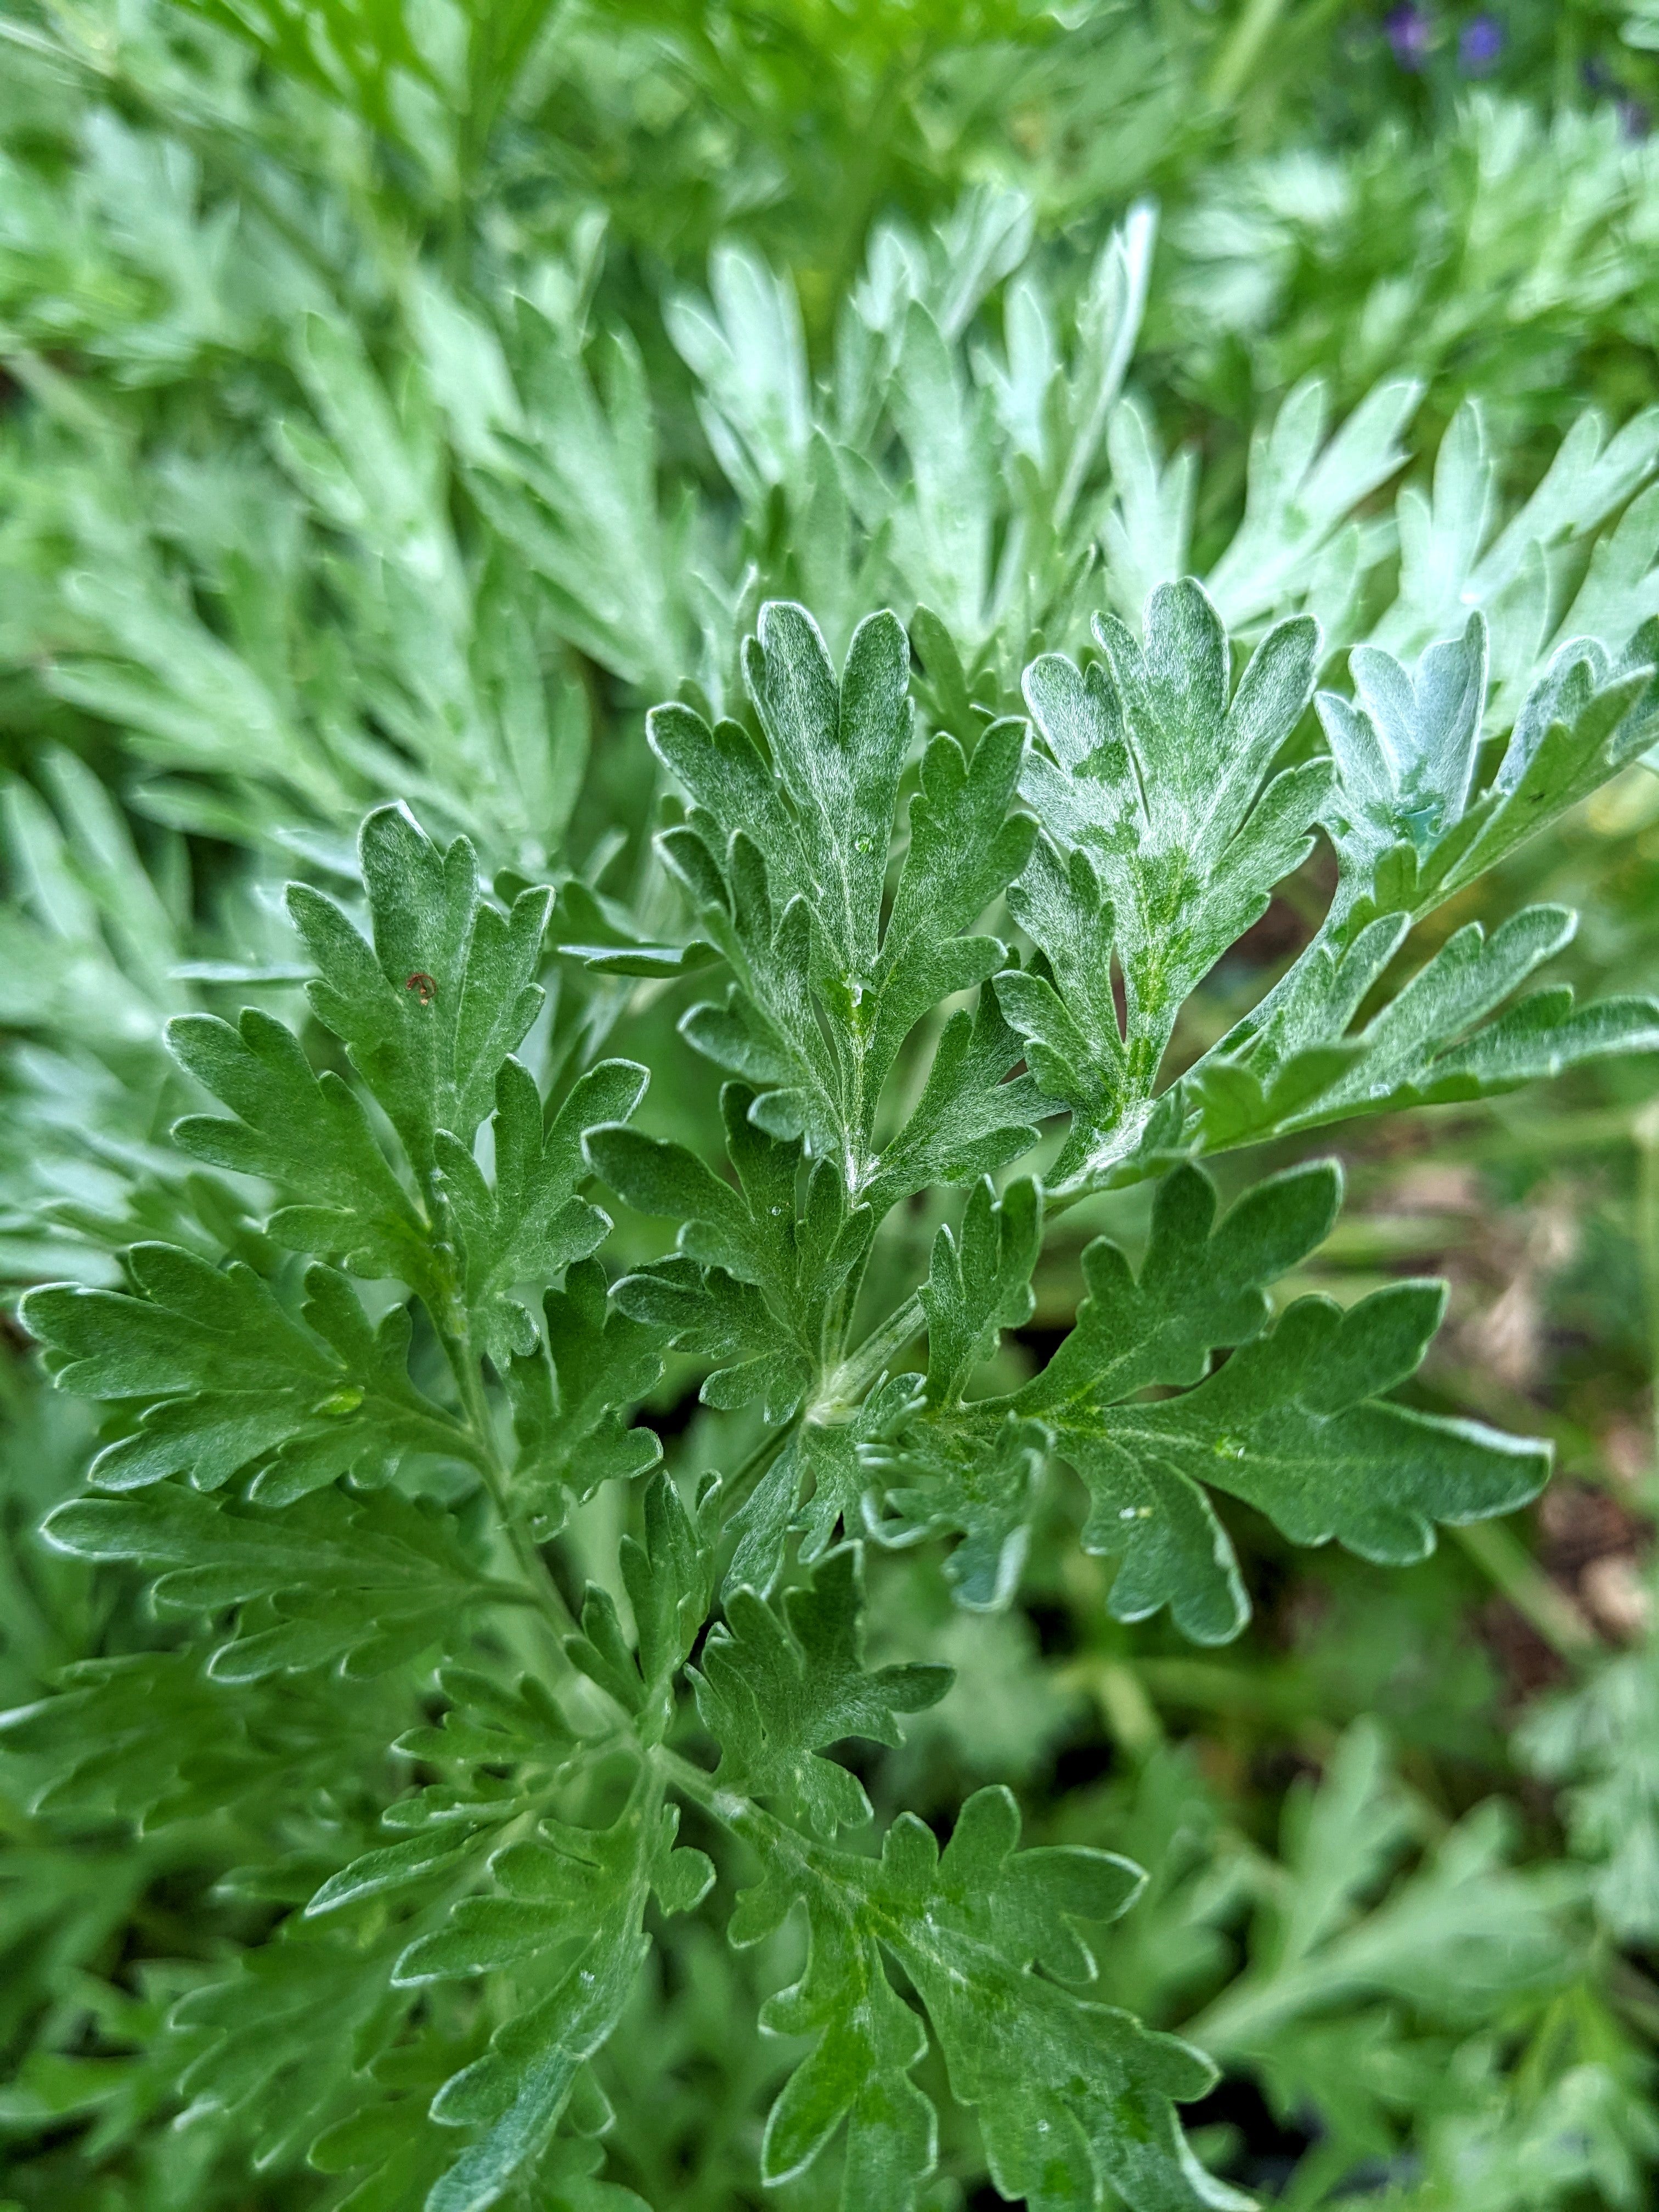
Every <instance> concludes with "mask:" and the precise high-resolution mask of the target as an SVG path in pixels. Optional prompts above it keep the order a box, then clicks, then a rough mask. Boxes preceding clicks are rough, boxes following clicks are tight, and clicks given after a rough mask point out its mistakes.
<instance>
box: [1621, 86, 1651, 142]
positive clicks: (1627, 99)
mask: <svg viewBox="0 0 1659 2212" xmlns="http://www.w3.org/2000/svg"><path fill="white" fill-rule="evenodd" d="M1616 112H1617V113H1618V117H1619V128H1620V131H1622V132H1623V134H1624V136H1625V137H1626V138H1645V137H1647V136H1648V135H1649V133H1650V131H1652V129H1653V117H1652V115H1651V114H1650V112H1649V110H1648V106H1647V102H1646V101H1645V100H1636V99H1633V98H1632V96H1631V94H1628V93H1626V94H1625V95H1624V97H1623V98H1622V99H1620V100H1619V101H1618V102H1617V104H1616Z"/></svg>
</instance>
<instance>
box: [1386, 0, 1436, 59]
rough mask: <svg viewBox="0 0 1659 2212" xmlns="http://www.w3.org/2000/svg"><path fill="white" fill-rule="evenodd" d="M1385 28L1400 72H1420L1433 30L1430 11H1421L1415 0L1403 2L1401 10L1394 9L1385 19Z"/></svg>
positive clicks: (1403, 0) (1422, 9)
mask: <svg viewBox="0 0 1659 2212" xmlns="http://www.w3.org/2000/svg"><path fill="white" fill-rule="evenodd" d="M1432 28H1433V26H1432V24H1431V21H1430V19H1429V13H1428V10H1427V9H1425V8H1419V7H1418V6H1417V5H1416V4H1415V0H1402V4H1401V6H1400V7H1398V8H1395V9H1390V10H1389V13H1388V15H1385V16H1384V17H1383V31H1384V33H1385V34H1386V35H1387V38H1388V41H1389V45H1390V46H1392V47H1393V48H1394V58H1395V61H1397V62H1398V63H1399V64H1400V66H1401V69H1403V70H1420V69H1421V68H1422V66H1423V64H1424V63H1425V61H1426V60H1427V59H1428V53H1429V40H1430V36H1431V32H1432Z"/></svg>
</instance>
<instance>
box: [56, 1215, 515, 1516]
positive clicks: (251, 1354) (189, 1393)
mask: <svg viewBox="0 0 1659 2212" xmlns="http://www.w3.org/2000/svg"><path fill="white" fill-rule="evenodd" d="M128 1267H129V1270H130V1272H131V1277H132V1280H133V1282H134V1285H136V1288H137V1292H138V1295H137V1296H134V1295H131V1294H130V1293H128V1292H125V1291H97V1290H82V1289H72V1288H70V1287H69V1286H67V1285H63V1286H58V1287H53V1288H49V1289H46V1290H42V1291H35V1292H33V1294H32V1295H31V1296H30V1297H29V1298H28V1299H27V1302H26V1305H25V1309H24V1310H25V1317H26V1321H27V1326H28V1327H29V1328H31V1329H33V1331H34V1333H35V1334H37V1335H38V1336H39V1337H40V1340H41V1341H42V1343H44V1344H45V1345H46V1347H47V1351H48V1355H49V1357H50V1358H51V1360H52V1366H53V1370H54V1373H55V1375H56V1376H57V1380H58V1386H59V1388H60V1389H66V1390H72V1391H74V1392H76V1394H77V1395H83V1396H87V1397H96V1398H104V1399H108V1400H113V1401H118V1402H123V1403H126V1402H131V1403H132V1407H133V1411H134V1412H135V1413H137V1420H136V1422H135V1423H134V1424H133V1425H132V1426H131V1433H129V1434H127V1435H125V1436H121V1437H118V1438H117V1440H116V1441H115V1442H114V1443H112V1444H110V1445H109V1446H108V1447H107V1448H106V1449H105V1450H104V1451H103V1452H102V1453H101V1454H100V1455H99V1457H98V1459H97V1461H96V1462H94V1480H96V1482H97V1483H98V1484H99V1486H100V1487H102V1488H105V1489H109V1490H131V1489H135V1488H138V1487H142V1486H143V1485H144V1484H146V1483H151V1482H159V1481H160V1480H161V1479H162V1478H163V1477H164V1476H167V1475H171V1474H186V1475H188V1476H189V1477H190V1479H191V1481H192V1482H193V1483H194V1484H195V1485H196V1486H197V1489H200V1490H216V1489H218V1488H219V1487H221V1486H222V1485H223V1484H224V1483H225V1482H227V1481H228V1480H229V1479H230V1477H231V1476H232V1475H234V1474H240V1472H241V1471H242V1470H243V1469H245V1468H250V1467H252V1468H257V1469H258V1472H257V1474H256V1475H255V1478H254V1481H253V1485H252V1494H253V1495H254V1496H255V1497H257V1498H264V1499H268V1500H270V1501H271V1502H273V1503H276V1504H282V1503H285V1502H286V1501H288V1500H289V1499H291V1498H298V1497H301V1496H302V1495H303V1494H304V1493H305V1492H307V1491H308V1490H314V1489H317V1488H319V1487H321V1486H324V1485H325V1484H328V1483H331V1482H332V1481H333V1480H335V1478H336V1477H337V1475H341V1474H349V1473H351V1472H353V1471H354V1470H358V1469H361V1470H362V1473H363V1474H365V1475H366V1476H367V1477H368V1479H370V1480H375V1481H381V1482H383V1481H385V1480H386V1479H387V1478H388V1476H389V1475H390V1474H392V1472H393V1470H394V1468H395V1467H396V1465H397V1462H398V1461H399V1460H400V1459H401V1458H402V1457H404V1455H406V1454H408V1453H410V1452H416V1453H428V1454H430V1453H438V1454H441V1455H445V1456H448V1457H453V1458H461V1459H466V1458H470V1457H471V1456H472V1455H473V1453H474V1451H475V1450H476V1444H475V1443H474V1442H473V1441H471V1440H470V1439H469V1438H468V1437H467V1434H466V1431H465V1429H463V1428H462V1427H461V1426H460V1425H459V1423H458V1422H456V1421H455V1420H454V1419H452V1418H451V1417H450V1416H449V1415H447V1413H444V1412H443V1410H442V1409H441V1407H438V1406H436V1405H435V1404H433V1403H432V1401H430V1400H429V1399H428V1398H427V1397H425V1396H424V1395H422V1392H420V1391H419V1390H418V1389H416V1387H415V1385H414V1384H413V1383H411V1382H410V1376H409V1364H408V1361H409V1345H410V1325H409V1316H408V1313H407V1312H406V1310H404V1308H403V1307H401V1306H393V1307H392V1309H391V1310H389V1311H388V1312H387V1314H386V1317H385V1319H384V1320H383V1321H382V1322H380V1326H379V1327H378V1328H371V1326H370V1324H369V1321H368V1316H367V1315H366V1314H365V1312H364V1310H363V1308H362V1304H360V1302H359V1300H358V1297H357V1295H356V1291H354V1290H353V1289H352V1287H351V1285H350V1284H349V1283H348V1282H347V1281H346V1279H344V1277H343V1276H341V1275H337V1274H335V1273H333V1272H332V1271H331V1270H330V1269H328V1268H326V1267H313V1268H310V1269H308V1270H307V1275H306V1297H305V1301H304V1303H303V1304H302V1306H301V1313H300V1317H299V1319H297V1320H296V1319H295V1318H294V1317H293V1316H291V1315H290V1314H289V1312H288V1310H287V1309H286V1308H285V1307H284V1305H283V1303H282V1302H281V1301H280V1300H279V1299H278V1298H277V1297H276V1295H275V1293H274V1292H273V1291H272V1289H271V1287H270V1285H269V1284H267V1283H265V1282H264V1281H262V1280H261V1279H260V1278H259V1277H258V1275H256V1274H255V1273H253V1271H252V1268H250V1267H246V1266H245V1265H243V1264H242V1263H240V1262H233V1263H232V1265H231V1266H230V1267H228V1268H227V1269H220V1268H217V1267H213V1266H211V1265H210V1263H209V1262H208V1261H205V1260H204V1259H202V1258H200V1257H199V1256H198V1255H197V1254H195V1253H193V1252H185V1251H180V1250H179V1249H177V1248H176V1247H173V1246H171V1245H165V1244H140V1245H137V1246H136V1247H135V1248H134V1249H133V1250H132V1251H131V1254H130V1255H128Z"/></svg>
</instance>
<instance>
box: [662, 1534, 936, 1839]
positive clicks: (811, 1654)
mask: <svg viewBox="0 0 1659 2212" xmlns="http://www.w3.org/2000/svg"><path fill="white" fill-rule="evenodd" d="M859 1598H860V1590H859V1554H858V1551H857V1549H856V1547H854V1546H852V1545H845V1546H843V1547H842V1548H841V1549H840V1550H839V1551H835V1552H831V1553H829V1554H828V1555H827V1557H825V1558H824V1559H821V1560H819V1562H818V1564H817V1567H816V1568H815V1569H814V1571H813V1575H812V1579H811V1583H810V1584H809V1585H807V1586H806V1587H805V1588H803V1589H793V1590H790V1591H789V1592H788V1593H787V1595H786V1596H785V1597H784V1598H783V1600H782V1601H781V1617H780V1612H778V1611H774V1610H773V1608H772V1607H769V1606H768V1605H766V1604H764V1603H763V1601H762V1600H761V1599H760V1598H758V1597H757V1595H755V1593H754V1592H753V1591H752V1590H750V1589H742V1588H739V1589H736V1590H733V1591H732V1592H731V1593H730V1594H729V1595H728V1596H727V1598H726V1620H725V1623H724V1625H723V1626H719V1627H716V1628H715V1629H714V1630H713V1631H712V1632H710V1634H709V1636H708V1640H707V1641H706V1643H705V1644H704V1645H703V1648H702V1658H701V1660H700V1661H699V1662H698V1668H697V1674H696V1687H697V1710H698V1711H699V1712H700V1713H701V1715H702V1721H703V1725H704V1726H705V1727H706V1728H707V1729H708V1732H709V1734H710V1735H712V1736H713V1737H714V1740H715V1741H716V1742H717V1743H718V1744H719V1745H720V1771H719V1773H718V1774H717V1775H716V1777H715V1779H716V1781H717V1782H719V1783H720V1784H721V1785H722V1786H724V1787H726V1788H728V1789H732V1790H738V1791H740V1792H742V1793H743V1794H744V1795H745V1796H758V1797H767V1798H772V1799H774V1800H775V1801H776V1802H778V1803H779V1804H780V1805H781V1807H783V1808H785V1809H786V1810H787V1811H788V1812H791V1813H793V1814H798V1815H799V1817H801V1818H803V1819H805V1820H806V1821H807V1823H808V1824H809V1825H810V1826H811V1827H813V1828H815V1829H817V1831H818V1832H820V1833H821V1834H823V1835H833V1834H834V1833H835V1832H836V1829H837V1828H838V1827H841V1826H844V1825H845V1824H847V1823H848V1822H857V1821H860V1820H868V1819H869V1817H870V1801H869V1799H868V1798H867V1797H866V1796H865V1794H864V1791H863V1790H862V1789H861V1788H860V1784H859V1783H858V1780H857V1778H855V1777H854V1776H853V1775H851V1774H849V1773H848V1771H847V1770H846V1769H845V1768H844V1767H841V1766H837V1765H834V1764H833V1763H832V1762H830V1761H829V1760H826V1759H819V1758H817V1757H816V1756H815V1755H814V1754H816V1753H818V1752H820V1751H823V1749H825V1748H826V1747H828V1746H829V1745H830V1744H833V1743H839V1742H841V1741H842V1739H843V1738H844V1737H848V1736H865V1737H867V1738H869V1739H871V1740H872V1741H875V1742H877V1743H887V1744H896V1742H897V1741H899V1736H898V1729H897V1726H896V1722H895V1719H894V1716H895V1715H896V1714H897V1713H911V1712H916V1711H921V1709H922V1708H924V1707H926V1706H927V1705H936V1704H937V1703H938V1701H939V1699H940V1698H942V1697H943V1696H944V1695H945V1692H946V1691H947V1690H948V1689H949V1688H950V1686H951V1670H950V1668H948V1667H925V1666H904V1667H885V1668H882V1669H881V1670H880V1672H879V1673H878V1674H869V1673H866V1670H865V1668H864V1665H863V1663H862V1661H861V1659H860V1653H859V1646H858V1636H857V1629H858V1617H859Z"/></svg>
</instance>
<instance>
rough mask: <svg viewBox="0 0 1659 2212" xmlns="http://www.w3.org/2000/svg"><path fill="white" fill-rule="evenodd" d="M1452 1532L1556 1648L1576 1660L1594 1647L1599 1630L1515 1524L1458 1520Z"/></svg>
mask: <svg viewBox="0 0 1659 2212" xmlns="http://www.w3.org/2000/svg"><path fill="white" fill-rule="evenodd" d="M1451 1533H1452V1534H1453V1535H1454V1536H1455V1538H1456V1539H1457V1541H1458V1542H1459V1543H1460V1544H1461V1545H1462V1547H1463V1549H1464V1550H1465V1551H1466V1552H1467V1553H1468V1555H1469V1557H1470V1558H1471V1559H1473V1560H1474V1563H1475V1565H1477V1566H1479V1567H1480V1568H1481V1569H1482V1570H1483V1571H1485V1572H1486V1574H1487V1575H1489V1576H1490V1577H1491V1578H1492V1582H1493V1583H1495V1584H1496V1586H1497V1587H1498V1589H1499V1590H1501V1591H1502V1592H1503V1594H1504V1596H1505V1597H1506V1598H1507V1599H1508V1600H1509V1601H1510V1604H1511V1605H1512V1606H1513V1607H1515V1609H1516V1612H1517V1613H1519V1614H1520V1615H1521V1616H1522V1619H1523V1620H1527V1621H1528V1622H1529V1623H1530V1624H1531V1626H1533V1627H1534V1628H1535V1629H1536V1630H1537V1632H1538V1633H1539V1634H1540V1635H1541V1637H1542V1638H1543V1639H1544V1641H1545V1643H1546V1644H1548V1645H1549V1647H1550V1649H1551V1650H1552V1651H1553V1652H1555V1653H1557V1654H1558V1655H1559V1656H1560V1657H1561V1658H1563V1659H1565V1660H1568V1661H1570V1662H1575V1663H1576V1662H1577V1661H1579V1660H1581V1659H1583V1658H1585V1657H1587V1656H1588V1655H1589V1653H1590V1652H1592V1651H1594V1650H1595V1649H1596V1635H1595V1630H1594V1629H1593V1628H1592V1627H1591V1626H1590V1625H1589V1621H1587V1620H1585V1618H1584V1616H1583V1613H1580V1611H1579V1610H1578V1607H1577V1606H1576V1605H1575V1604H1574V1603H1573V1601H1572V1600H1571V1598H1570V1597H1569V1596H1568V1595H1566V1592H1565V1590H1560V1589H1557V1588H1556V1586H1555V1584H1554V1583H1553V1582H1552V1581H1551V1580H1550V1578H1549V1577H1548V1576H1547V1574H1546V1573H1545V1572H1544V1571H1543V1570H1542V1568H1541V1567H1540V1565H1539V1564H1538V1562H1537V1560H1536V1559H1534V1558H1533V1556H1532V1553H1530V1552H1529V1551H1528V1549H1527V1547H1526V1546H1525V1545H1524V1544H1523V1543H1522V1541H1521V1540H1520V1538H1519V1537H1518V1536H1516V1534H1515V1532H1514V1530H1513V1529H1512V1528H1505V1527H1504V1525H1503V1523H1502V1522H1498V1521H1475V1522H1469V1523H1468V1524H1467V1525H1465V1526H1462V1527H1458V1526H1455V1525H1454V1527H1453V1528H1452V1532H1451Z"/></svg>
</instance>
